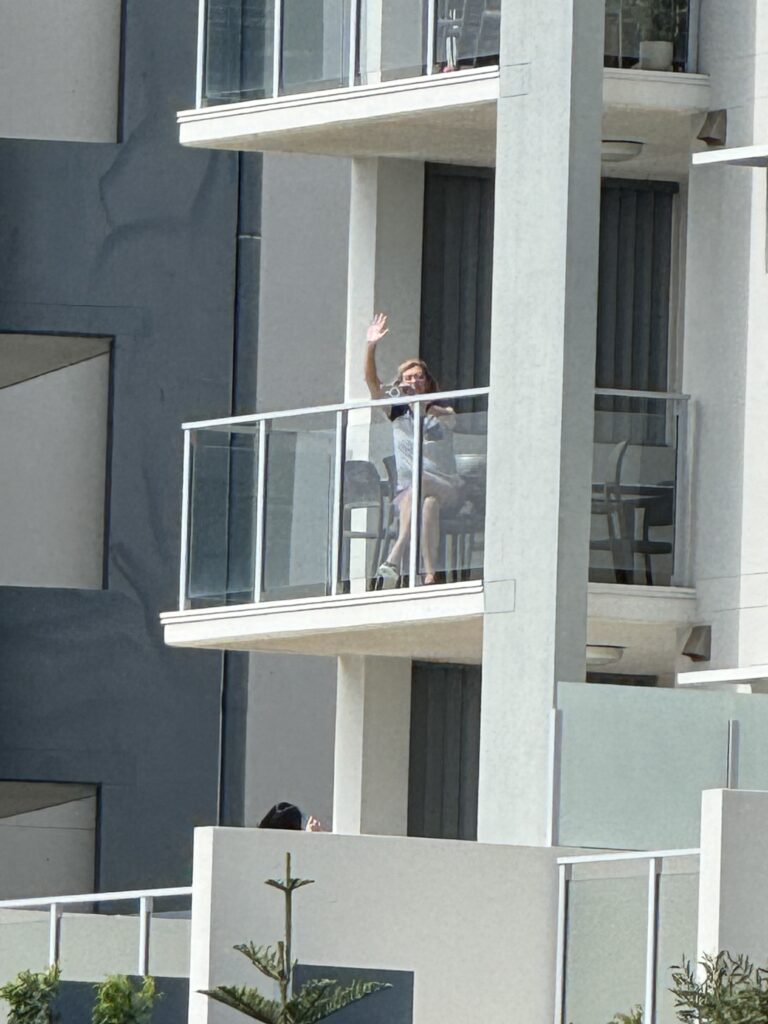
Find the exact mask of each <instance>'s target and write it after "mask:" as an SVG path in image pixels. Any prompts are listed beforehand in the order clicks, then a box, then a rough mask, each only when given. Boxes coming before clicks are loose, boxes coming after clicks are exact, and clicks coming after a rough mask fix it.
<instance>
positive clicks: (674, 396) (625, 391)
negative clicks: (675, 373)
mask: <svg viewBox="0 0 768 1024" xmlns="http://www.w3.org/2000/svg"><path fill="white" fill-rule="evenodd" d="M595 395H602V396H606V397H608V398H656V399H659V400H660V401H663V402H688V401H690V398H691V396H690V395H686V394H683V393H682V392H680V391H633V390H632V389H631V388H595Z"/></svg>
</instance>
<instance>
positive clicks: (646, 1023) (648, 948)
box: [554, 849, 699, 1024]
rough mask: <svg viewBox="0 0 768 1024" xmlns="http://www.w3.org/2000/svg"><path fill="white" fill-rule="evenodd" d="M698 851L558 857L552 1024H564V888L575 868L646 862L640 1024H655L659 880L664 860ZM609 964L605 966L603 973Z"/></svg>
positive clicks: (566, 902)
mask: <svg viewBox="0 0 768 1024" xmlns="http://www.w3.org/2000/svg"><path fill="white" fill-rule="evenodd" d="M698 856H699V850H698V849H687V850H649V851H643V852H639V853H636V852H630V853H602V854H601V853H597V854H590V855H588V856H574V857H558V860H557V864H558V873H559V875H558V904H557V960H556V965H555V1016H554V1024H566V1020H565V1009H566V1007H565V997H566V985H567V972H566V966H567V965H566V955H567V934H568V887H569V884H570V882H571V879H572V874H573V870H574V868H575V867H576V866H578V865H585V864H612V863H618V862H624V863H626V862H627V861H635V862H638V861H639V862H642V861H647V872H648V874H647V888H646V899H647V904H646V906H647V917H646V922H647V926H646V941H645V985H644V992H645V999H644V1002H643V1024H656V974H657V954H658V940H659V877H660V875H661V871H662V867H663V864H664V861H665V860H672V859H674V860H679V859H681V858H691V859H693V858H696V857H698ZM608 969H609V965H606V970H608Z"/></svg>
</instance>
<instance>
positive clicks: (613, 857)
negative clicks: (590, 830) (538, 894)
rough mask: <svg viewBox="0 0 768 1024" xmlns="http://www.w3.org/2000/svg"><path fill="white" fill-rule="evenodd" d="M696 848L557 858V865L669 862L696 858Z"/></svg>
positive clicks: (697, 849) (625, 851)
mask: <svg viewBox="0 0 768 1024" xmlns="http://www.w3.org/2000/svg"><path fill="white" fill-rule="evenodd" d="M700 852H701V851H700V850H699V848H698V847H696V848H695V849H694V848H691V849H686V850H628V851H627V850H623V851H622V852H621V853H594V854H589V853H588V854H583V855H579V856H577V857H558V858H557V863H558V864H571V865H573V864H602V863H605V862H606V861H622V860H669V859H670V858H672V857H698V856H699V853H700Z"/></svg>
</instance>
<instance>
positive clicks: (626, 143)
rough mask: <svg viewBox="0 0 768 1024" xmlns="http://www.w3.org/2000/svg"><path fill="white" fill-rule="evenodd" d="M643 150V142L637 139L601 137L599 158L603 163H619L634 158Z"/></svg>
mask: <svg viewBox="0 0 768 1024" xmlns="http://www.w3.org/2000/svg"><path fill="white" fill-rule="evenodd" d="M642 151H643V143H642V142H639V141H638V140H637V139H603V141H602V143H601V159H602V161H603V163H604V164H620V163H623V162H624V161H625V160H634V158H635V157H636V156H640V154H641V153H642Z"/></svg>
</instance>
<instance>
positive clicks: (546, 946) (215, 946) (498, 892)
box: [189, 828, 562, 1024]
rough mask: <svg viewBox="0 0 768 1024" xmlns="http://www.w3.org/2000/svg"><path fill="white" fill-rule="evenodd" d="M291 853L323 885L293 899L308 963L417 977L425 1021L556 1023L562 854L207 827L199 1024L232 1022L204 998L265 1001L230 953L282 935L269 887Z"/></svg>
mask: <svg viewBox="0 0 768 1024" xmlns="http://www.w3.org/2000/svg"><path fill="white" fill-rule="evenodd" d="M287 851H290V852H291V854H292V874H294V875H298V876H300V877H302V878H312V879H314V880H315V884H314V885H311V886H307V887H305V888H302V889H300V890H299V891H298V892H297V894H296V896H295V901H294V921H295V931H294V948H293V956H294V957H295V958H296V959H298V961H299V962H300V963H304V964H313V965H321V966H328V967H337V968H342V967H356V968H364V969H365V968H367V969H370V970H371V972H375V971H380V970H397V971H402V972H408V973H409V974H412V975H413V1020H414V1021H415V1022H416V1024H445V1022H446V1021H477V1020H480V1019H482V1020H483V1022H484V1024H502V1022H504V1024H507V1022H508V1021H509V1020H510V1019H513V1018H514V1017H515V1016H518V1018H519V1019H520V1020H525V1021H526V1022H527V1024H539V1022H541V1024H544V1022H546V1024H549V1022H551V1020H552V1018H553V1013H554V989H555V960H556V924H557V863H556V861H557V856H558V853H562V851H558V850H557V849H553V848H530V847H511V846H490V845H484V844H483V845H481V844H478V843H462V842H453V841H447V840H430V839H409V838H400V837H388V836H387V837H385V836H341V835H331V834H321V833H317V834H312V833H302V832H278V831H262V830H258V829H224V828H204V829H198V830H197V831H196V833H195V867H194V880H193V897H192V948H191V957H190V993H191V994H190V1015H189V1021H190V1024H219V1022H221V1024H226V1022H227V1021H228V1020H230V1019H231V1011H229V1010H227V1009H226V1008H225V1007H222V1006H220V1005H219V1004H216V1003H213V1002H211V1001H210V1000H208V999H206V997H204V996H202V995H199V994H198V991H199V990H200V989H206V988H211V987H212V986H215V985H217V984H225V983H226V984H249V985H256V986H258V987H261V988H262V991H264V989H263V987H262V983H264V982H265V979H264V978H262V976H261V975H260V974H258V972H257V971H256V970H255V969H254V968H253V967H251V966H250V965H249V964H248V963H247V962H246V960H245V959H244V958H243V957H242V956H240V955H239V954H238V953H236V952H234V951H233V948H232V947H233V946H234V945H235V943H238V942H244V941H248V940H253V941H254V942H255V943H256V944H257V945H260V944H267V943H272V944H273V945H274V943H275V942H276V940H277V939H279V938H280V937H281V936H282V933H283V901H282V896H281V894H280V893H279V892H277V891H276V890H275V889H274V888H272V887H270V886H266V885H264V884H263V882H264V880H265V879H268V878H283V877H284V873H285V854H286V852H287ZM374 998H375V997H374Z"/></svg>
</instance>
